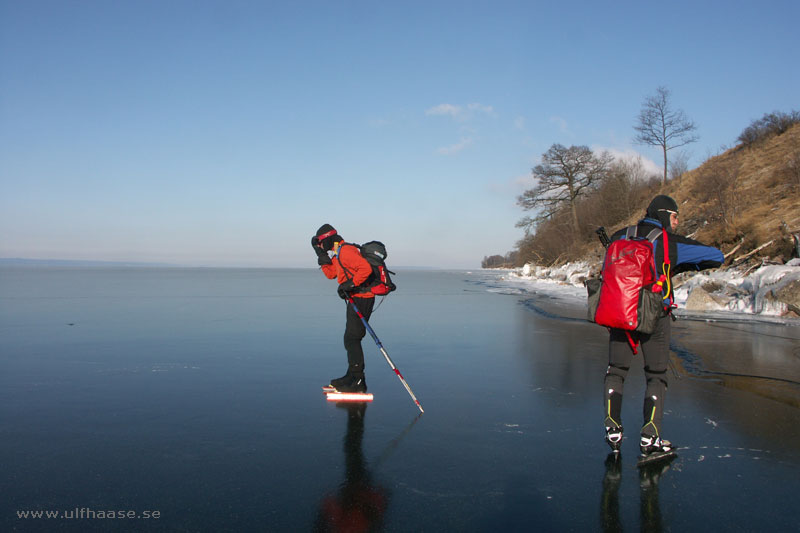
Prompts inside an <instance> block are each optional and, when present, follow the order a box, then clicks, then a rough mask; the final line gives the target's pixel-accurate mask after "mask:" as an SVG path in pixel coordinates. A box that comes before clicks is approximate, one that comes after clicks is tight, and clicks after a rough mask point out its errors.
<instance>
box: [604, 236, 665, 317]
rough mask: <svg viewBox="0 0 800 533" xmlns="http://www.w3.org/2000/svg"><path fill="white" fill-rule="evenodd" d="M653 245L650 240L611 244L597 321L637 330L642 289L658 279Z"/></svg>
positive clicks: (605, 266)
mask: <svg viewBox="0 0 800 533" xmlns="http://www.w3.org/2000/svg"><path fill="white" fill-rule="evenodd" d="M653 270H654V265H653V248H652V245H651V244H650V242H649V241H647V240H627V239H620V240H618V241H614V242H613V243H611V246H609V247H608V252H607V253H606V260H605V264H604V265H603V288H602V292H601V293H600V303H599V304H598V306H597V313H596V314H595V319H594V320H595V322H597V323H598V324H600V325H601V326H608V327H611V328H619V329H624V330H629V331H632V330H635V329H636V327H637V326H638V325H639V316H638V313H637V307H638V305H639V298H640V291H641V290H642V288H643V287H649V286H650V285H652V284H653V282H654V281H655V272H653Z"/></svg>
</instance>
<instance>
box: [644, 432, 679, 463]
mask: <svg viewBox="0 0 800 533" xmlns="http://www.w3.org/2000/svg"><path fill="white" fill-rule="evenodd" d="M639 449H640V450H641V451H642V455H640V456H639V462H638V466H642V465H644V464H648V463H653V462H655V461H660V460H662V459H669V458H672V457H675V456H676V455H677V454H676V453H675V447H674V446H673V445H672V443H671V442H670V441H668V440H663V439H662V438H661V437H658V436H655V435H642V440H641V441H640V442H639Z"/></svg>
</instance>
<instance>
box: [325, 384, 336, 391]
mask: <svg viewBox="0 0 800 533" xmlns="http://www.w3.org/2000/svg"><path fill="white" fill-rule="evenodd" d="M322 392H336V387H334V386H333V385H325V386H324V387H322Z"/></svg>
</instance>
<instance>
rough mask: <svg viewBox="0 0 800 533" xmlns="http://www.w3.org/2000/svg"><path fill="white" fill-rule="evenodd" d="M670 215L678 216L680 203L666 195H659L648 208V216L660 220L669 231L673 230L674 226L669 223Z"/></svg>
mask: <svg viewBox="0 0 800 533" xmlns="http://www.w3.org/2000/svg"><path fill="white" fill-rule="evenodd" d="M670 213H675V214H676V215H677V214H678V203H677V202H676V201H675V200H673V199H672V198H671V197H669V196H666V195H664V194H659V195H658V196H656V197H655V198H653V201H651V202H650V205H648V206H647V216H648V217H649V218H654V219H656V220H658V221H659V222H661V225H662V226H664V227H665V228H667V229H670V228H672V224H671V223H670V221H669V215H670Z"/></svg>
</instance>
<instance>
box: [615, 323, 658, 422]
mask: <svg viewBox="0 0 800 533" xmlns="http://www.w3.org/2000/svg"><path fill="white" fill-rule="evenodd" d="M671 331H672V324H671V318H670V317H668V316H665V317H663V318H661V319H659V320H658V323H657V325H656V330H655V331H654V332H653V333H652V334H650V335H644V334H639V333H636V332H631V336H632V337H633V340H634V342H635V341H636V340H637V339H638V340H639V341H640V342H641V345H640V347H639V348H638V349H639V352H640V353H641V354H642V356H643V358H644V375H645V378H646V379H647V389H646V390H645V397H644V408H643V415H644V425H643V426H642V435H650V436H660V434H661V419H662V417H663V414H664V394H665V393H666V391H667V365H668V364H669V339H670V333H671ZM632 358H633V350H631V346H630V344H629V342H628V337H627V336H626V335H625V331H623V330H621V329H612V330H611V335H610V337H609V342H608V370H607V371H606V377H605V391H604V392H605V394H604V405H603V407H604V410H605V415H606V426H608V427H613V426H620V425H622V419H621V415H622V413H621V412H622V390H623V386H624V384H625V377H626V376H627V375H628V370H629V369H630V367H631V359H632Z"/></svg>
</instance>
